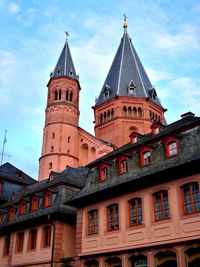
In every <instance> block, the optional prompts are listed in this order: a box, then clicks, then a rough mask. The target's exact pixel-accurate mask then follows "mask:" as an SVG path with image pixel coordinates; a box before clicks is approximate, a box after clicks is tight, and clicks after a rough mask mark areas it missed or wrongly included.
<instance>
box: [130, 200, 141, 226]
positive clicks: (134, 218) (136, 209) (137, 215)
mask: <svg viewBox="0 0 200 267" xmlns="http://www.w3.org/2000/svg"><path fill="white" fill-rule="evenodd" d="M129 219H130V225H139V224H142V221H143V219H142V200H141V198H134V199H132V200H130V201H129Z"/></svg>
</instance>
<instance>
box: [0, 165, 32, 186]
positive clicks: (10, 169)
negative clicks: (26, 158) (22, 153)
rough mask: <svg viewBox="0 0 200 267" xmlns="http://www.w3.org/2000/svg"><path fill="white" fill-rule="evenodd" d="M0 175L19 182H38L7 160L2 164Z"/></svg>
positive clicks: (26, 183)
mask: <svg viewBox="0 0 200 267" xmlns="http://www.w3.org/2000/svg"><path fill="white" fill-rule="evenodd" d="M0 177H2V178H4V179H6V180H9V181H13V182H15V183H19V184H25V185H31V184H35V183H37V181H36V180H34V179H33V178H31V177H30V176H29V175H27V174H26V173H24V172H22V171H21V170H19V169H18V168H16V167H15V166H13V165H12V164H10V163H8V162H6V163H4V164H3V165H1V166H0Z"/></svg>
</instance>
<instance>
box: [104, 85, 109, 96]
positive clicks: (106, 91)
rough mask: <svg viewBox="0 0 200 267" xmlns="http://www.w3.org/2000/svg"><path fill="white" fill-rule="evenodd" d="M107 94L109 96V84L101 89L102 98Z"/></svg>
mask: <svg viewBox="0 0 200 267" xmlns="http://www.w3.org/2000/svg"><path fill="white" fill-rule="evenodd" d="M109 96H110V86H108V85H107V84H106V85H105V87H104V91H103V97H104V99H107V98H108V97H109Z"/></svg>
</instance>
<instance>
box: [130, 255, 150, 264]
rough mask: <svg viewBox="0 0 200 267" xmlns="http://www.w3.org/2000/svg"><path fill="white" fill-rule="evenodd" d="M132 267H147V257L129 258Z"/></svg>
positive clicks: (134, 256)
mask: <svg viewBox="0 0 200 267" xmlns="http://www.w3.org/2000/svg"><path fill="white" fill-rule="evenodd" d="M129 260H130V262H131V267H147V266H148V265H147V257H146V256H145V255H138V254H137V255H133V256H131V257H130V258H129Z"/></svg>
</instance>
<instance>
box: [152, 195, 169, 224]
mask: <svg viewBox="0 0 200 267" xmlns="http://www.w3.org/2000/svg"><path fill="white" fill-rule="evenodd" d="M153 198H154V212H155V220H156V221H160V220H166V219H169V218H170V211H169V200H168V192H167V190H163V191H159V192H156V193H154V194H153Z"/></svg>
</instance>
